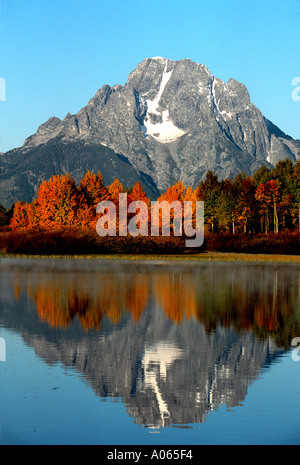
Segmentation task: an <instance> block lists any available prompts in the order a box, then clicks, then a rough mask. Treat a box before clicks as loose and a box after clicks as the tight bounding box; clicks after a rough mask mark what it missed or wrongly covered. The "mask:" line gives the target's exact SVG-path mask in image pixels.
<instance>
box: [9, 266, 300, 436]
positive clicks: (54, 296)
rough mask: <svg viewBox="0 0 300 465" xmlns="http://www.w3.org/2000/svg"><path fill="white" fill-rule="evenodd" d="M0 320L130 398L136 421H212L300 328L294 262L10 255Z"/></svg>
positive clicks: (100, 389)
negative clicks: (213, 414) (16, 257)
mask: <svg viewBox="0 0 300 465" xmlns="http://www.w3.org/2000/svg"><path fill="white" fill-rule="evenodd" d="M2 264H3V266H2V273H1V313H0V325H1V326H4V327H6V328H11V329H14V330H15V331H17V332H19V333H20V335H21V336H22V338H23V339H24V341H25V342H26V343H27V344H28V345H29V346H32V347H34V349H35V351H36V354H37V355H38V356H39V357H41V358H43V359H44V360H45V361H46V362H47V363H49V364H53V363H55V362H61V363H63V364H64V365H65V366H67V367H73V368H74V369H76V370H77V371H78V372H80V373H81V374H82V375H83V376H84V378H85V379H86V381H87V382H88V384H89V385H91V386H92V387H93V390H94V392H95V394H96V395H98V396H100V397H105V398H122V399H123V401H124V403H125V406H126V408H127V411H128V412H129V414H130V415H132V416H133V417H134V419H135V422H137V423H139V424H141V425H144V426H148V427H152V428H159V427H166V426H171V425H178V426H179V425H187V424H190V423H201V422H203V421H204V420H205V418H206V416H207V414H208V412H209V411H210V410H214V409H217V408H218V406H219V405H220V404H226V406H227V407H234V406H237V405H239V404H240V403H241V402H242V401H243V399H244V398H245V396H246V394H247V389H248V386H249V383H251V382H252V381H253V380H254V379H256V378H257V377H259V375H260V372H261V370H262V369H263V367H265V366H266V365H268V364H270V363H272V361H274V360H275V359H276V358H277V357H278V356H280V354H282V353H283V350H284V347H286V348H288V347H290V342H291V340H292V339H293V337H296V336H298V335H299V334H300V318H299V308H300V276H299V269H298V268H295V267H293V266H291V267H285V266H267V265H255V266H254V265H252V266H251V265H246V264H244V265H243V264H224V263H223V264H217V263H207V264H204V263H201V264H200V263H198V264H191V263H189V264H180V263H169V264H167V263H164V264H160V263H154V264H146V263H141V262H139V263H134V262H127V261H126V262H125V261H118V262H114V261H111V262H105V261H102V262H101V261H93V260H91V261H89V260H88V261H85V262H84V261H82V260H60V261H55V260H54V261H51V260H48V261H45V262H43V260H41V259H39V260H29V259H28V260H25V261H24V260H23V261H22V260H19V261H18V260H15V261H13V260H6V261H5V260H3V262H2Z"/></svg>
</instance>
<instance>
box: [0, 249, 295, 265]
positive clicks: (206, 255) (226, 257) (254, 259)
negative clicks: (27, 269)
mask: <svg viewBox="0 0 300 465" xmlns="http://www.w3.org/2000/svg"><path fill="white" fill-rule="evenodd" d="M1 258H29V259H32V258H36V259H39V258H40V259H48V260H49V259H54V258H56V259H66V258H68V259H74V260H77V259H84V260H122V261H126V260H129V261H149V262H152V261H168V262H169V261H175V262H180V261H181V262H182V261H184V262H187V261H192V262H206V261H209V262H211V261H221V262H250V263H283V264H284V263H289V264H291V263H294V264H299V265H300V256H299V255H276V254H272V255H270V254H247V253H234V252H233V253H223V252H203V253H201V254H193V255H148V254H126V255H125V254H109V255H108V254H99V255H97V254H87V255H84V254H81V255H76V254H74V255H30V254H10V253H0V260H1Z"/></svg>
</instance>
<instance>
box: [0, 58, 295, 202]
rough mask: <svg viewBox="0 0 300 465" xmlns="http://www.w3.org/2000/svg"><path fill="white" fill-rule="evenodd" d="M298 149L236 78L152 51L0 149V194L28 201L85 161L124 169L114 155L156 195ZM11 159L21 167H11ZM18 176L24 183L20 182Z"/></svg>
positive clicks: (247, 168)
mask: <svg viewBox="0 0 300 465" xmlns="http://www.w3.org/2000/svg"><path fill="white" fill-rule="evenodd" d="M68 146H69V147H68ZM54 147H55V148H54ZM75 147H77V150H76V149H75ZM74 152H76V156H75V155H74ZM41 153H43V157H42V158H43V161H42V163H40V162H37V159H38V158H39V157H41ZM54 153H55V155H54ZM97 153H98V155H97ZM104 153H105V154H106V155H104ZM108 153H109V156H108V155H107V154H108ZM72 154H73V155H72ZM91 154H93V155H91ZM299 157H300V142H299V141H295V140H293V139H292V138H291V137H289V136H287V135H285V134H284V133H283V132H282V131H281V130H280V129H279V128H277V127H276V126H275V125H274V124H273V123H271V122H270V121H268V120H267V119H266V118H265V117H264V116H263V115H262V113H261V112H260V110H259V109H258V108H257V107H256V106H255V105H253V103H252V102H251V99H250V95H249V92H248V90H247V88H246V87H245V86H244V85H243V84H242V83H240V82H238V81H236V80H235V79H229V80H228V82H227V83H225V82H224V81H222V80H221V79H219V78H217V77H215V76H213V74H212V73H211V71H210V70H209V69H208V68H207V67H206V66H205V65H203V64H199V63H196V62H194V61H192V60H189V59H182V60H179V61H174V60H170V59H168V58H163V57H152V58H146V59H145V60H143V61H142V62H141V63H139V64H138V65H137V67H136V68H135V69H134V70H133V71H132V72H131V73H130V74H129V76H128V80H127V82H126V83H125V85H124V86H122V85H118V84H117V85H113V86H110V85H104V86H103V87H102V88H101V89H99V90H98V91H97V92H96V94H95V96H94V97H93V98H91V99H90V101H89V102H88V103H87V105H86V106H85V107H84V108H82V109H81V110H80V111H79V112H78V113H77V114H75V115H71V114H68V115H66V117H65V118H64V119H63V120H60V119H59V118H55V117H53V118H50V119H49V120H48V121H47V122H46V123H44V124H42V125H41V126H40V127H39V128H38V130H37V132H36V134H34V135H32V136H30V137H28V138H27V139H26V141H25V142H24V145H23V146H22V147H21V148H19V149H15V150H13V151H10V152H8V153H7V154H5V155H4V156H2V157H1V160H2V180H3V181H2V182H4V183H5V184H4V185H5V188H6V190H8V191H9V193H8V194H5V195H4V196H2V199H0V202H1V200H2V203H4V204H5V203H6V204H7V203H9V202H11V201H15V200H19V199H20V197H21V198H22V195H23V194H24V192H27V194H26V195H27V197H26V196H25V197H26V199H27V198H28V199H29V200H30V196H33V195H34V192H35V190H36V186H37V184H38V182H39V181H40V180H41V179H43V178H44V177H45V176H48V177H49V175H50V176H51V175H52V174H56V173H59V172H65V171H66V170H69V172H71V174H73V175H74V177H75V178H76V177H77V178H78V177H80V175H81V174H82V173H83V170H84V169H85V168H86V167H87V166H88V169H90V170H95V169H96V167H97V169H100V170H101V169H102V171H103V172H105V171H107V173H108V174H107V175H106V177H107V180H108V179H111V177H112V176H116V177H118V176H119V177H120V174H119V173H118V172H117V171H118V170H117V165H119V162H120V160H122V164H125V165H126V169H125V168H122V174H123V177H124V179H123V180H124V182H125V183H126V182H129V178H130V180H131V179H132V177H135V178H136V180H140V181H141V182H142V183H143V184H144V186H146V187H147V189H148V193H149V194H150V195H151V196H152V197H153V196H155V195H156V194H157V193H158V192H161V191H163V190H164V189H166V188H167V187H168V186H169V185H171V184H172V183H174V182H176V181H177V180H178V179H181V180H182V181H183V182H184V183H185V184H186V185H192V186H195V185H197V183H199V181H200V180H201V179H202V178H203V177H204V176H205V174H206V172H207V171H208V170H213V171H214V172H216V174H218V176H219V177H220V178H225V177H233V176H235V175H236V174H237V173H238V172H241V171H245V172H246V173H248V174H252V173H253V172H254V171H255V170H257V169H258V168H259V167H260V166H261V165H267V166H272V165H275V164H276V163H277V161H278V160H280V159H285V158H289V159H291V160H293V161H296V160H297V159H298V158H299ZM53 159H54V163H53ZM75 159H76V162H75ZM66 160H68V162H67V161H66ZM17 161H18V170H17V171H18V173H16V170H14V169H12V167H13V166H16V162H17ZM20 164H21V166H23V168H22V169H23V171H22V174H21V170H20ZM104 165H105V167H104ZM109 165H110V166H109ZM125 165H124V166H125ZM114 166H115V168H114ZM119 168H120V167H119ZM128 170H129V171H130V173H131V175H130V176H129V174H128V173H127V171H128ZM134 173H135V174H134ZM18 176H19V177H20V176H22V183H23V184H26V188H25V186H23V187H22V188H21V189H20V188H19V186H18V183H19V182H20V178H19V177H18ZM9 180H10V182H9ZM18 180H19V181H18ZM6 181H7V182H6ZM28 192H30V193H31V194H28ZM26 199H24V200H26Z"/></svg>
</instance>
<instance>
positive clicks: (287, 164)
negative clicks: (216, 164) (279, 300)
mask: <svg viewBox="0 0 300 465" xmlns="http://www.w3.org/2000/svg"><path fill="white" fill-rule="evenodd" d="M120 193H127V201H128V204H129V203H131V202H133V201H137V200H140V201H144V202H145V203H146V204H147V205H148V209H149V212H150V211H151V202H150V199H149V198H148V197H147V195H146V193H145V191H144V189H143V187H142V186H141V184H140V183H139V182H136V183H135V184H134V185H133V186H131V187H124V186H123V185H122V183H121V182H120V181H119V180H118V179H116V180H114V182H112V183H111V184H110V185H105V183H104V181H103V177H102V175H101V173H100V172H98V173H92V172H90V171H88V172H87V173H86V174H85V175H84V177H83V178H82V179H81V181H80V183H79V184H78V185H76V183H75V181H74V179H73V178H72V177H71V176H70V175H69V174H65V175H54V176H52V178H50V179H49V180H45V181H43V182H42V184H41V185H40V187H39V188H38V191H37V195H36V198H35V199H34V200H33V201H32V202H31V203H26V202H22V201H21V202H16V203H15V204H14V205H13V206H12V207H11V209H10V210H8V211H6V209H5V208H4V207H3V206H0V225H4V224H8V223H9V227H10V229H11V230H24V229H25V230H47V231H50V230H54V229H60V228H66V227H73V228H74V227H75V228H76V227H78V228H86V229H93V228H94V229H95V227H96V223H97V214H96V207H97V204H98V203H99V202H101V201H103V200H110V201H112V202H114V203H115V205H116V206H117V205H118V198H119V194H120ZM157 200H158V201H162V200H167V201H168V202H169V203H171V202H173V201H179V202H181V203H182V204H183V202H184V201H192V202H196V201H204V205H205V218H204V219H205V229H206V231H207V232H208V233H212V234H214V233H220V232H226V233H231V234H236V233H244V234H261V233H266V234H268V233H269V232H273V233H278V232H279V231H283V230H298V231H300V160H298V162H296V163H293V162H292V161H291V160H284V161H279V162H278V163H277V164H276V166H275V167H274V168H273V169H270V168H268V167H266V166H262V167H260V168H259V169H258V170H257V171H256V172H255V173H254V175H253V176H247V175H246V174H245V173H241V174H238V175H237V176H236V177H235V178H234V179H225V180H219V179H218V176H217V175H216V174H214V173H213V172H212V171H208V172H207V174H206V177H205V179H204V180H202V181H201V182H200V183H199V184H198V185H197V187H196V188H192V187H191V186H187V187H186V186H185V185H184V184H183V182H182V181H180V180H179V181H178V182H176V183H175V184H174V185H173V186H170V187H169V188H168V189H167V190H166V191H165V192H164V193H162V194H161V196H160V197H159V198H158V199H157ZM98 216H99V215H98Z"/></svg>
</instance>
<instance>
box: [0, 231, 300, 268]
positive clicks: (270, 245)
mask: <svg viewBox="0 0 300 465" xmlns="http://www.w3.org/2000/svg"><path fill="white" fill-rule="evenodd" d="M0 253H1V254H2V256H4V255H18V256H21V255H22V256H47V257H49V256H70V257H85V258H96V257H99V256H101V257H102V258H103V257H105V258H115V257H117V258H126V259H135V260H136V259H158V258H160V259H168V260H171V259H172V260H185V259H190V260H220V259H222V260H226V261H229V260H230V261H236V260H247V261H285V262H286V261H288V262H296V263H298V262H299V261H300V234H299V232H286V233H285V232H282V233H279V234H268V235H265V234H261V235H245V234H239V235H233V234H220V233H219V234H213V235H212V234H206V235H205V241H204V244H203V246H202V247H200V248H195V249H192V248H187V247H186V245H185V238H184V237H161V236H160V237H141V236H139V237H131V236H127V237H118V236H117V237H108V236H107V237H99V236H98V235H97V234H96V232H95V231H89V230H83V229H82V230H79V229H73V230H72V229H65V230H57V231H51V232H46V231H22V230H19V231H11V230H8V229H6V230H2V231H0Z"/></svg>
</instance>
